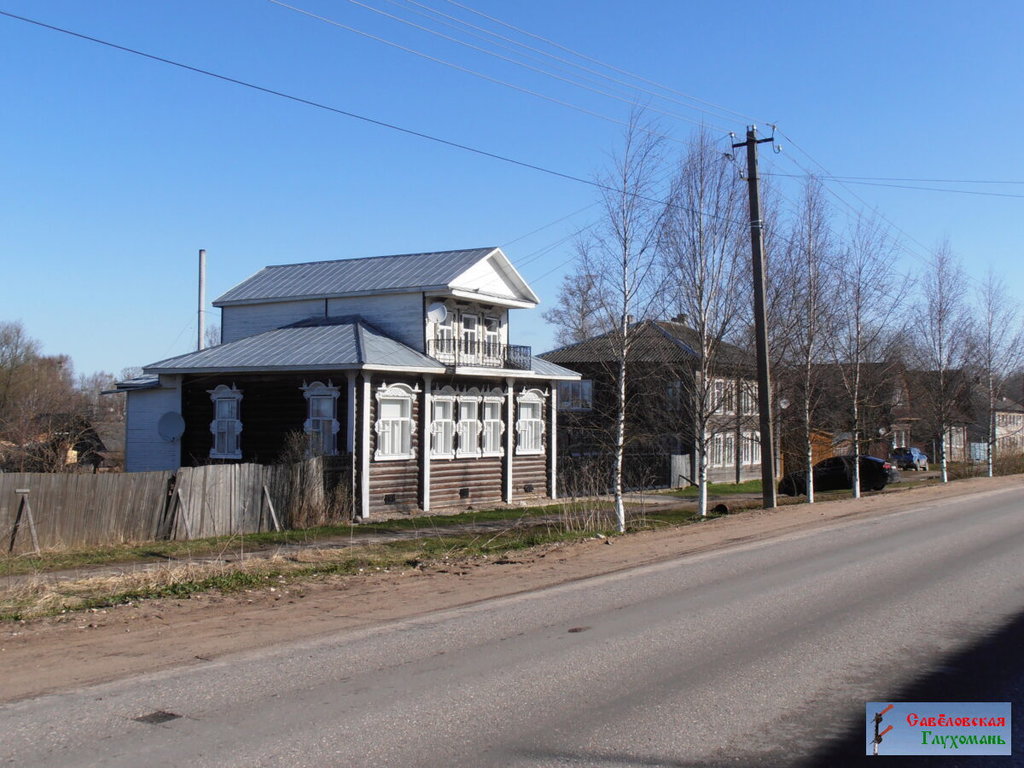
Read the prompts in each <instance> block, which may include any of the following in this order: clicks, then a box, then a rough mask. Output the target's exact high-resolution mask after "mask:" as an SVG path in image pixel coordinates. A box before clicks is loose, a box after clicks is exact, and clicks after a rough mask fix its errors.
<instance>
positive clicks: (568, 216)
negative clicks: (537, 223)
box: [502, 202, 597, 248]
mask: <svg viewBox="0 0 1024 768" xmlns="http://www.w3.org/2000/svg"><path fill="white" fill-rule="evenodd" d="M595 205H597V203H596V202H594V203H590V204H589V205H585V206H583V207H582V208H580V209H578V210H575V211H573V212H572V213H567V214H565V216H561V217H559V218H557V219H555V220H554V221H549V222H548V223H547V224H545V225H543V226H541V227H537V228H536V229H534V230H532V231H530V232H527V233H526V234H525V235H520V236H519V237H517V238H515V239H514V240H508V241H506V242H505V243H504V244H503V245H502V247H503V248H507V247H508V246H510V245H513V244H514V243H518V242H519V241H520V240H525V239H526V238H528V237H530V236H531V235H535V234H537V233H538V232H543V231H544V230H545V229H548V228H549V227H553V226H555V224H561V223H562V222H563V221H565V220H566V219H571V218H572V217H573V216H578V215H579V214H581V213H583V212H584V211H586V210H589V209H591V208H593V207H594V206H595Z"/></svg>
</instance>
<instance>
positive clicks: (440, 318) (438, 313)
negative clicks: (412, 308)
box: [427, 301, 448, 323]
mask: <svg viewBox="0 0 1024 768" xmlns="http://www.w3.org/2000/svg"><path fill="white" fill-rule="evenodd" d="M446 317H448V307H446V306H445V305H444V304H442V303H441V302H439V301H435V302H434V303H433V304H431V305H430V306H429V307H427V319H428V320H430V321H432V322H435V323H443V322H444V321H445V318H446Z"/></svg>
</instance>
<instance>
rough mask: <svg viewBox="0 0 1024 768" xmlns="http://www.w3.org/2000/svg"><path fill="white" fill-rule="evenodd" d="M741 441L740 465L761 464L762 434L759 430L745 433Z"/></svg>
mask: <svg viewBox="0 0 1024 768" xmlns="http://www.w3.org/2000/svg"><path fill="white" fill-rule="evenodd" d="M740 440H741V441H742V443H741V445H740V464H746V465H752V464H760V463H761V433H760V432H759V431H758V430H754V431H750V432H744V433H743V434H742V435H741V437H740Z"/></svg>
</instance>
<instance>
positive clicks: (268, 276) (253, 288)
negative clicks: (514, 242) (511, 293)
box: [213, 247, 497, 307]
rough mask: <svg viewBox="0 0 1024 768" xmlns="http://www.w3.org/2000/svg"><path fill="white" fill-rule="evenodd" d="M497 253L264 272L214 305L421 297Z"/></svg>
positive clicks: (383, 259) (346, 261)
mask: <svg viewBox="0 0 1024 768" xmlns="http://www.w3.org/2000/svg"><path fill="white" fill-rule="evenodd" d="M496 250H497V249H496V248H493V247H492V248H472V249H469V250H460V251H438V252H434V253H406V254H399V255H395V256H373V257H369V258H362V259H342V260H338V261H315V262H307V263H305V264H278V265H275V266H270V267H264V268H263V269H261V270H260V271H259V272H257V273H256V274H255V275H253V276H252V277H250V278H248V279H247V280H243V281H242V282H241V283H239V284H238V285H236V286H235V287H234V288H232V289H230V290H229V291H228V292H227V293H225V294H224V295H222V296H220V297H219V298H218V299H217V300H216V301H214V302H213V304H214V306H218V307H219V306H225V305H230V304H236V303H246V302H253V301H271V300H287V299H298V298H315V297H326V296H342V295H347V294H348V295H350V294H360V293H380V292H391V291H401V290H403V289H404V290H409V291H417V290H422V289H423V288H426V287H437V286H446V285H448V284H449V283H451V282H452V281H453V280H455V279H456V278H457V277H458V276H459V275H461V274H462V273H463V272H465V271H466V270H467V269H469V268H470V267H471V266H473V265H474V264H476V263H477V262H478V261H480V260H481V259H483V258H485V257H486V256H488V255H489V254H491V253H493V252H495V251H496Z"/></svg>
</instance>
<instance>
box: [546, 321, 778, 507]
mask: <svg viewBox="0 0 1024 768" xmlns="http://www.w3.org/2000/svg"><path fill="white" fill-rule="evenodd" d="M695 348H699V344H698V341H697V337H696V333H695V331H694V330H693V329H692V328H690V327H688V326H687V325H686V324H685V323H683V322H681V318H677V319H676V320H672V321H655V320H646V321H643V322H639V323H635V324H633V325H632V326H631V327H630V344H629V353H628V356H627V365H628V375H627V382H628V387H627V409H626V410H627V421H626V454H625V480H626V484H627V485H628V486H630V487H634V488H636V487H645V486H646V487H657V486H680V485H687V484H689V483H690V482H695V478H696V477H697V465H696V461H697V445H698V443H699V442H700V441H703V444H704V446H705V450H706V451H707V456H708V479H709V480H710V481H711V482H716V483H717V482H725V483H733V482H735V483H738V482H742V481H745V480H751V479H758V478H760V477H761V438H760V435H761V433H760V425H759V418H758V407H757V382H756V378H755V374H754V370H753V367H752V363H751V361H750V356H749V355H747V354H746V353H745V352H743V350H741V349H739V348H738V347H736V346H733V345H731V344H727V343H724V342H723V343H721V344H720V345H719V347H718V350H717V356H716V366H715V372H714V375H713V377H712V380H711V381H709V382H707V383H706V385H705V384H702V383H701V382H700V377H699V373H698V370H697V367H696V364H697V359H698V358H697V353H696V352H695V351H694V350H695ZM541 357H543V358H544V359H545V360H548V361H550V362H553V363H557V364H559V365H565V366H568V367H570V368H572V369H573V370H575V371H579V372H580V373H581V380H580V381H575V382H574V381H566V382H563V383H561V384H559V387H560V388H561V390H562V391H561V394H560V395H559V399H558V403H559V408H560V409H562V414H561V416H560V417H559V424H560V434H561V436H560V437H559V445H560V446H561V451H562V453H561V456H562V460H563V464H564V469H565V471H564V472H563V475H564V477H563V480H565V481H566V484H567V485H566V487H567V488H572V489H573V490H575V486H574V484H573V483H572V478H571V477H570V473H571V472H579V471H580V468H581V467H582V468H590V467H592V466H593V465H594V462H595V461H596V462H598V463H600V459H601V457H602V456H603V457H609V456H610V455H611V452H612V450H613V445H614V433H613V430H614V425H615V423H616V413H617V409H618V395H617V383H616V382H617V381H618V379H617V376H618V362H617V360H618V353H617V346H616V334H615V333H606V334H603V335H600V336H595V337H593V338H590V339H585V340H584V341H581V342H578V343H576V344H570V345H568V346H565V347H561V348H560V349H556V350H553V351H551V352H545V353H544V354H543V355H541ZM698 397H701V398H703V399H704V402H705V407H706V409H707V411H708V412H709V413H710V418H709V419H708V432H707V433H706V434H704V435H700V434H697V433H696V432H697V430H696V429H695V427H694V424H695V419H694V413H695V409H696V403H697V402H698V399H697V398H698ZM609 473H610V469H609V472H606V473H605V474H606V475H608V474H609Z"/></svg>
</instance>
